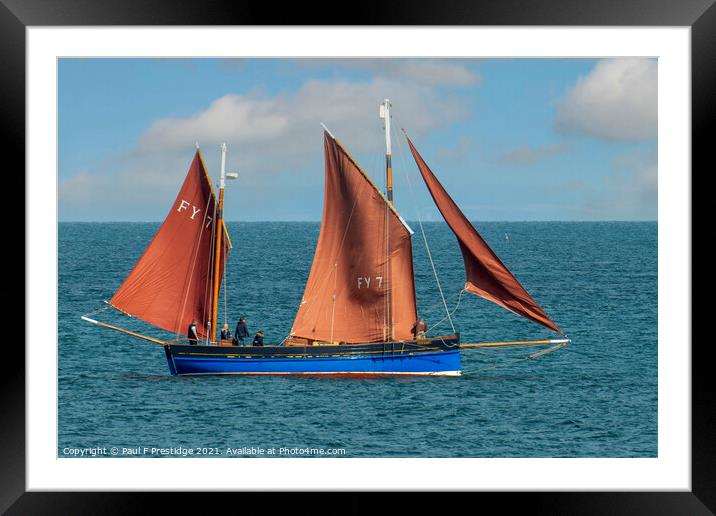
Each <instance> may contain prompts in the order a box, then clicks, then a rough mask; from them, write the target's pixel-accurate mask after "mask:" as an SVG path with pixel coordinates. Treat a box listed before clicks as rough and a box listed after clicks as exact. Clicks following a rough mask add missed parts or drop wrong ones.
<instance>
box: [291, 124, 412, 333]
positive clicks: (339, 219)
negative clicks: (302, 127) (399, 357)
mask: <svg viewBox="0 0 716 516" xmlns="http://www.w3.org/2000/svg"><path fill="white" fill-rule="evenodd" d="M324 158H325V181H326V186H325V193H324V205H323V218H322V221H321V230H320V234H319V237H318V244H317V246H316V251H315V255H314V258H313V264H312V266H311V272H310V273H309V277H308V281H307V282H306V289H305V291H304V295H303V299H302V301H301V305H300V306H299V309H298V313H297V315H296V319H295V321H294V323H293V328H292V329H291V335H292V336H295V337H301V338H305V339H308V340H318V341H326V342H347V343H357V342H380V341H386V340H391V339H397V340H404V339H409V338H410V337H411V328H412V325H413V324H414V323H415V320H416V318H417V311H416V306H415V284H414V280H413V257H412V247H411V243H410V235H411V231H410V228H408V226H407V225H406V224H405V223H404V221H403V220H402V219H401V218H400V216H399V215H398V213H397V212H396V211H395V210H394V209H393V208H392V207H391V206H390V205H389V204H388V203H387V201H386V199H385V197H384V196H383V194H382V192H381V191H380V190H379V189H378V188H377V187H376V186H375V184H373V182H372V181H371V180H370V178H369V177H368V176H367V175H366V174H365V172H364V171H363V170H362V169H361V168H360V167H359V166H358V164H357V163H356V162H355V161H354V160H353V159H352V158H351V157H350V155H349V154H348V153H347V152H346V150H345V149H344V148H343V147H342V146H341V144H340V143H338V141H336V140H335V139H334V138H333V137H332V136H331V135H330V134H329V133H328V132H325V133H324Z"/></svg>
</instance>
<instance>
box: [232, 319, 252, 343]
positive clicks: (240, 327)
mask: <svg viewBox="0 0 716 516" xmlns="http://www.w3.org/2000/svg"><path fill="white" fill-rule="evenodd" d="M248 337H249V328H248V327H247V326H246V320H245V319H244V318H243V317H239V322H237V323H236V330H235V331H234V345H235V346H243V345H244V339H246V338H248Z"/></svg>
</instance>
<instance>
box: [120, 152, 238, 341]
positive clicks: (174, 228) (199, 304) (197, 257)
mask: <svg viewBox="0 0 716 516" xmlns="http://www.w3.org/2000/svg"><path fill="white" fill-rule="evenodd" d="M215 211H216V198H215V196H214V192H213V190H212V187H211V182H210V180H209V176H208V175H207V172H206V168H205V166H204V162H203V160H202V158H201V153H200V152H199V151H198V150H197V152H196V155H195V156H194V159H193V161H192V163H191V166H190V167H189V172H188V173H187V175H186V179H185V180H184V184H183V185H182V187H181V190H180V191H179V195H177V198H176V200H175V201H174V204H173V205H172V208H171V210H170V211H169V214H168V215H167V217H166V219H165V220H164V222H163V223H162V225H161V227H160V228H159V230H158V231H157V233H156V235H154V238H153V239H152V241H151V242H150V243H149V245H148V246H147V249H146V250H145V251H144V254H143V255H142V257H141V258H140V259H139V261H138V262H137V263H136V265H135V266H134V268H133V269H132V271H131V272H130V273H129V276H127V278H126V279H125V280H124V283H122V285H121V286H120V287H119V290H117V292H116V293H115V294H114V296H113V297H112V299H111V300H110V304H111V305H112V306H114V307H115V308H118V309H119V310H121V311H123V312H126V313H128V314H129V315H132V316H134V317H137V318H138V319H141V320H143V321H146V322H148V323H150V324H153V325H155V326H158V327H160V328H163V329H165V330H167V331H171V332H174V333H179V334H185V332H186V330H187V328H188V327H189V324H190V323H191V321H192V320H195V321H196V325H197V329H198V331H199V335H200V336H202V337H205V336H206V335H207V322H208V321H210V320H211V306H212V303H211V301H212V296H213V292H212V279H213V275H214V270H213V268H214V267H213V264H214V260H213V257H214V226H215V219H216V213H215ZM219 235H220V238H222V242H221V244H222V249H223V252H222V253H221V261H220V266H219V270H218V271H217V274H219V281H221V276H222V274H223V270H224V262H225V259H226V255H227V253H228V250H229V248H230V246H231V243H230V241H229V238H228V234H227V232H226V227H225V226H224V224H223V221H222V228H221V231H220V232H219Z"/></svg>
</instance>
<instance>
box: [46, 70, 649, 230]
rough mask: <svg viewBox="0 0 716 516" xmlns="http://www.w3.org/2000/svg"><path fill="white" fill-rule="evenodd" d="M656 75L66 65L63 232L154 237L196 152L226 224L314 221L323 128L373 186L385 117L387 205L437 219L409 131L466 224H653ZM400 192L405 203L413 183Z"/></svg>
mask: <svg viewBox="0 0 716 516" xmlns="http://www.w3.org/2000/svg"><path fill="white" fill-rule="evenodd" d="M656 69H657V62H656V60H652V59H640V58H629V59H603V60H595V59H494V60H484V59H475V60H465V59H236V60H230V59H61V60H60V62H59V90H58V91H59V93H58V95H59V98H58V100H59V188H60V191H59V203H60V210H59V213H60V220H63V221H108V220H131V221H159V220H162V219H163V218H164V217H165V215H166V213H167V210H168V209H169V207H170V205H171V203H172V201H173V200H174V197H175V196H176V193H177V191H178V189H179V186H180V185H181V182H182V180H183V177H184V175H185V174H186V170H187V168H188V165H189V163H190V161H191V158H192V156H193V154H194V149H195V143H194V142H196V141H198V142H199V144H200V145H201V148H202V152H203V154H204V157H205V159H206V162H207V166H208V167H209V169H210V173H211V174H212V176H213V177H214V178H216V177H217V172H218V168H217V167H218V158H219V145H220V144H221V142H222V141H226V142H227V144H228V146H229V153H228V157H227V165H228V169H229V170H230V171H237V172H238V173H239V174H240V178H239V180H238V181H233V182H231V183H229V186H228V188H227V194H226V212H225V214H226V218H227V219H228V220H320V216H321V208H322V198H323V163H322V160H323V146H322V129H321V126H320V123H321V122H323V123H325V124H326V125H327V126H328V127H329V129H330V130H331V131H332V132H333V134H334V135H335V136H336V137H337V138H338V139H339V140H340V141H341V142H342V143H343V145H344V146H345V147H346V148H347V149H348V150H349V152H351V153H352V154H353V156H354V157H355V158H356V159H357V160H358V162H359V163H361V165H362V166H363V167H364V168H365V169H366V170H367V172H368V173H369V174H371V175H372V176H373V178H374V179H375V180H376V182H377V183H378V184H379V185H381V184H383V181H384V178H383V174H384V172H383V168H382V167H383V153H384V142H383V136H382V130H383V129H382V123H381V121H380V120H379V119H378V105H379V103H380V102H381V101H382V99H383V98H385V97H388V98H390V99H391V101H392V103H393V125H394V129H395V131H394V135H393V137H394V140H395V143H394V157H393V163H394V168H395V183H396V184H395V197H396V206H397V207H398V209H399V210H400V211H401V212H402V213H403V215H404V217H405V218H406V219H409V220H415V218H416V215H417V214H418V213H419V214H420V216H421V217H422V218H423V219H424V220H432V219H434V220H438V217H439V214H438V212H437V210H436V209H435V208H434V206H433V205H432V202H431V200H430V198H429V196H428V194H427V193H426V191H425V188H424V186H423V185H422V183H420V179H419V175H418V173H417V169H416V167H415V165H414V162H413V161H412V158H411V157H410V156H409V152H408V150H407V147H406V145H405V143H404V140H403V138H402V133H401V132H400V128H401V127H404V128H405V129H406V131H407V132H408V134H409V135H410V137H411V138H412V139H413V141H414V143H415V144H416V146H417V148H418V150H419V151H420V152H421V154H422V155H423V157H424V158H425V159H426V161H427V162H428V164H429V165H430V166H431V168H432V169H433V171H434V172H435V174H436V175H437V176H438V178H439V179H440V180H441V181H442V182H443V185H444V186H445V187H446V189H447V190H448V192H450V194H451V195H452V196H453V198H454V199H455V200H456V202H457V203H458V204H459V205H460V206H461V208H462V209H463V211H464V212H465V214H466V215H467V216H468V217H469V218H470V219H472V220H655V219H656V214H657V162H656V155H657V145H656V144H657V142H656V126H657V121H656V112H657V105H656V103H657V99H656V91H657V84H656ZM408 181H410V182H411V184H412V189H411V188H410V186H409V185H408Z"/></svg>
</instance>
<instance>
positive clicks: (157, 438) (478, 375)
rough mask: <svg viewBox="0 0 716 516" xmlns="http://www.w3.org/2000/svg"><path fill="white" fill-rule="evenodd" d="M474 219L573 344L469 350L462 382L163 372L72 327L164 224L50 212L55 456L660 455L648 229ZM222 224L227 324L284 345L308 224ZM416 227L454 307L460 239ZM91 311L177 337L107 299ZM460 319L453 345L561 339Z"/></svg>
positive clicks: (506, 323)
mask: <svg viewBox="0 0 716 516" xmlns="http://www.w3.org/2000/svg"><path fill="white" fill-rule="evenodd" d="M411 225H412V226H413V228H414V229H415V230H416V235H415V238H414V239H413V241H414V242H413V247H414V256H415V275H416V277H415V280H416V288H417V295H418V309H419V313H420V314H421V315H422V316H423V317H424V318H425V319H426V320H427V321H428V324H436V323H438V322H439V321H440V320H441V319H443V318H444V316H445V310H444V308H443V307H442V303H441V302H440V297H439V293H438V290H437V287H436V283H435V279H434V276H433V273H432V270H431V268H430V264H429V262H428V260H427V257H426V256H427V255H426V252H425V249H424V246H423V243H422V237H421V235H420V230H419V226H418V224H417V223H413V224H411ZM475 225H476V227H477V228H478V230H479V231H480V232H481V233H482V235H483V236H484V238H485V239H486V240H487V241H488V243H490V245H491V246H492V247H493V249H494V250H495V252H496V253H497V254H498V255H499V256H500V257H501V259H502V260H503V261H504V262H505V264H506V265H507V266H508V267H509V268H510V270H511V271H512V272H513V273H514V274H515V276H516V277H517V278H518V279H519V280H520V281H521V282H522V284H523V285H524V286H525V287H526V288H527V290H528V291H529V292H530V293H531V294H532V296H533V297H534V298H535V299H536V300H537V302H538V303H539V304H540V305H541V306H542V307H543V308H544V309H545V311H546V312H547V313H548V314H549V315H550V316H551V317H552V319H553V320H554V321H555V322H556V323H557V324H558V325H559V326H560V327H561V328H562V329H563V330H564V331H565V332H566V333H567V334H568V336H569V337H570V338H571V339H572V340H573V343H572V345H571V346H569V347H567V348H564V349H562V350H559V351H557V352H555V353H550V354H548V355H545V356H543V357H541V358H538V359H536V360H524V358H525V357H526V356H527V355H528V354H529V352H530V351H529V350H525V349H522V350H505V349H502V350H465V351H464V352H463V355H462V370H463V376H462V377H459V378H385V379H335V378H300V377H250V376H247V377H224V376H222V377H200V378H196V377H172V376H170V375H169V371H168V368H167V364H166V359H165V358H164V353H163V351H162V349H161V347H160V346H158V345H155V344H152V343H150V342H145V341H140V340H137V339H134V338H132V337H129V336H127V335H123V334H120V333H117V332H113V331H111V330H107V329H104V328H100V327H97V326H94V325H90V324H87V323H85V322H83V321H81V320H80V316H81V315H82V314H84V313H86V312H90V311H92V310H94V309H96V308H98V307H99V306H101V300H102V299H109V298H110V297H111V296H112V294H113V293H114V291H115V290H116V289H117V287H118V286H119V285H120V283H121V282H122V280H123V279H124V277H125V276H126V274H127V273H128V272H129V270H130V269H131V268H132V266H133V265H134V263H135V261H136V260H137V259H138V258H139V256H140V255H141V253H142V252H143V250H144V248H145V247H146V245H147V243H148V242H149V240H150V239H151V237H152V236H153V234H154V232H155V231H156V229H157V228H158V226H159V224H158V223H101V224H100V223H61V224H60V226H59V329H58V330H59V371H58V375H59V400H58V404H59V442H58V454H59V456H61V457H62V456H70V454H69V453H67V451H66V449H68V448H90V447H106V448H107V449H108V450H109V449H110V448H111V447H117V448H119V449H120V450H121V448H123V447H126V448H137V447H140V448H143V447H147V448H152V447H156V448H172V447H173V448H177V447H185V448H190V449H194V450H196V449H197V448H208V449H210V450H213V451H214V453H216V452H217V451H218V454H219V456H222V457H225V456H227V455H226V451H227V449H228V448H233V449H240V450H241V449H243V450H242V454H243V455H244V456H248V455H251V456H253V455H252V450H250V448H251V447H253V448H254V449H257V448H261V449H264V450H267V449H270V448H275V449H276V450H279V449H281V448H289V449H291V448H298V449H305V448H314V449H324V450H328V449H343V450H345V456H346V457H656V456H657V224H656V223H655V222H593V223H592V222H589V223H587V222H580V223H577V222H575V223H571V222H491V223H490V222H486V223H476V224H475ZM228 229H229V233H230V235H231V238H232V241H233V244H234V249H233V250H232V253H231V254H230V256H229V262H228V271H227V289H226V290H227V296H226V297H227V303H226V306H224V297H223V294H222V300H221V304H220V306H221V313H222V314H223V313H224V310H226V313H227V314H228V322H229V323H230V326H231V327H232V329H233V327H234V325H235V323H236V320H237V319H238V317H239V316H240V315H243V316H245V317H246V318H247V320H248V323H249V331H252V332H255V331H256V330H258V329H263V330H264V331H265V333H266V339H267V341H268V342H277V341H280V340H282V339H283V337H284V336H285V335H286V333H287V332H288V330H289V328H290V327H291V323H292V321H293V317H294V315H295V312H296V309H297V307H298V303H299V302H300V299H301V296H302V294H303V287H304V284H305V281H306V278H307V277H308V271H309V268H310V264H311V260H312V258H313V249H314V246H315V242H316V239H317V237H318V229H319V224H318V223H300V222H290V223H286V222H281V223H278V222H277V223H269V222H264V223H243V222H238V223H229V224H228ZM425 231H426V234H427V238H428V242H429V243H430V250H431V252H432V255H433V259H434V260H435V265H436V267H437V269H438V274H439V277H440V280H441V283H442V286H443V289H444V291H445V292H446V297H447V300H448V305H449V307H450V309H451V310H452V309H453V308H454V307H455V305H456V303H457V301H458V292H459V291H460V289H461V288H462V285H463V283H464V272H463V269H462V258H461V256H460V252H459V249H458V246H457V245H456V242H455V239H454V237H453V236H452V233H450V231H449V229H448V228H447V226H445V225H444V224H443V223H427V224H425ZM506 235H507V236H508V237H509V239H507V238H506ZM97 318H98V319H99V320H102V321H105V322H109V323H115V324H119V325H121V326H123V327H126V328H129V329H134V330H139V331H143V332H145V333H147V334H149V335H154V336H157V337H160V338H167V337H171V336H170V335H167V334H166V333H163V332H162V331H161V330H156V329H153V328H151V327H149V326H148V325H146V324H144V323H142V322H141V321H137V320H134V319H128V318H126V317H124V316H122V315H120V314H117V313H116V312H114V311H113V310H111V309H110V310H105V311H104V312H102V313H100V314H98V315H97ZM220 320H221V321H222V322H223V316H221V317H220ZM454 323H455V326H456V328H457V329H458V331H460V332H461V334H462V340H463V341H464V342H477V341H498V340H500V341H504V340H528V339H530V340H531V339H535V338H554V335H553V334H550V333H549V332H548V331H546V330H542V329H541V327H539V326H537V325H535V324H533V323H530V322H527V321H525V320H523V319H521V318H520V317H518V316H516V315H514V314H511V313H509V312H507V311H505V310H503V309H501V308H499V307H498V306H496V305H493V304H492V303H489V302H487V301H485V300H483V299H481V298H478V297H476V296H473V295H469V294H465V295H464V296H463V297H462V299H461V301H460V306H459V307H458V310H457V312H456V313H455V315H454ZM436 330H437V331H443V332H447V331H449V330H450V326H449V323H448V322H447V321H444V322H442V323H440V327H439V328H437V329H436ZM531 351H534V349H533V350H531ZM247 448H248V449H247ZM290 453H297V452H295V451H294V452H290ZM300 453H303V452H300ZM310 453H314V452H313V451H311V452H310ZM142 454H143V455H145V456H159V455H160V453H154V454H152V453H151V452H150V453H142ZM282 456H286V455H282ZM301 456H306V455H301Z"/></svg>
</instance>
